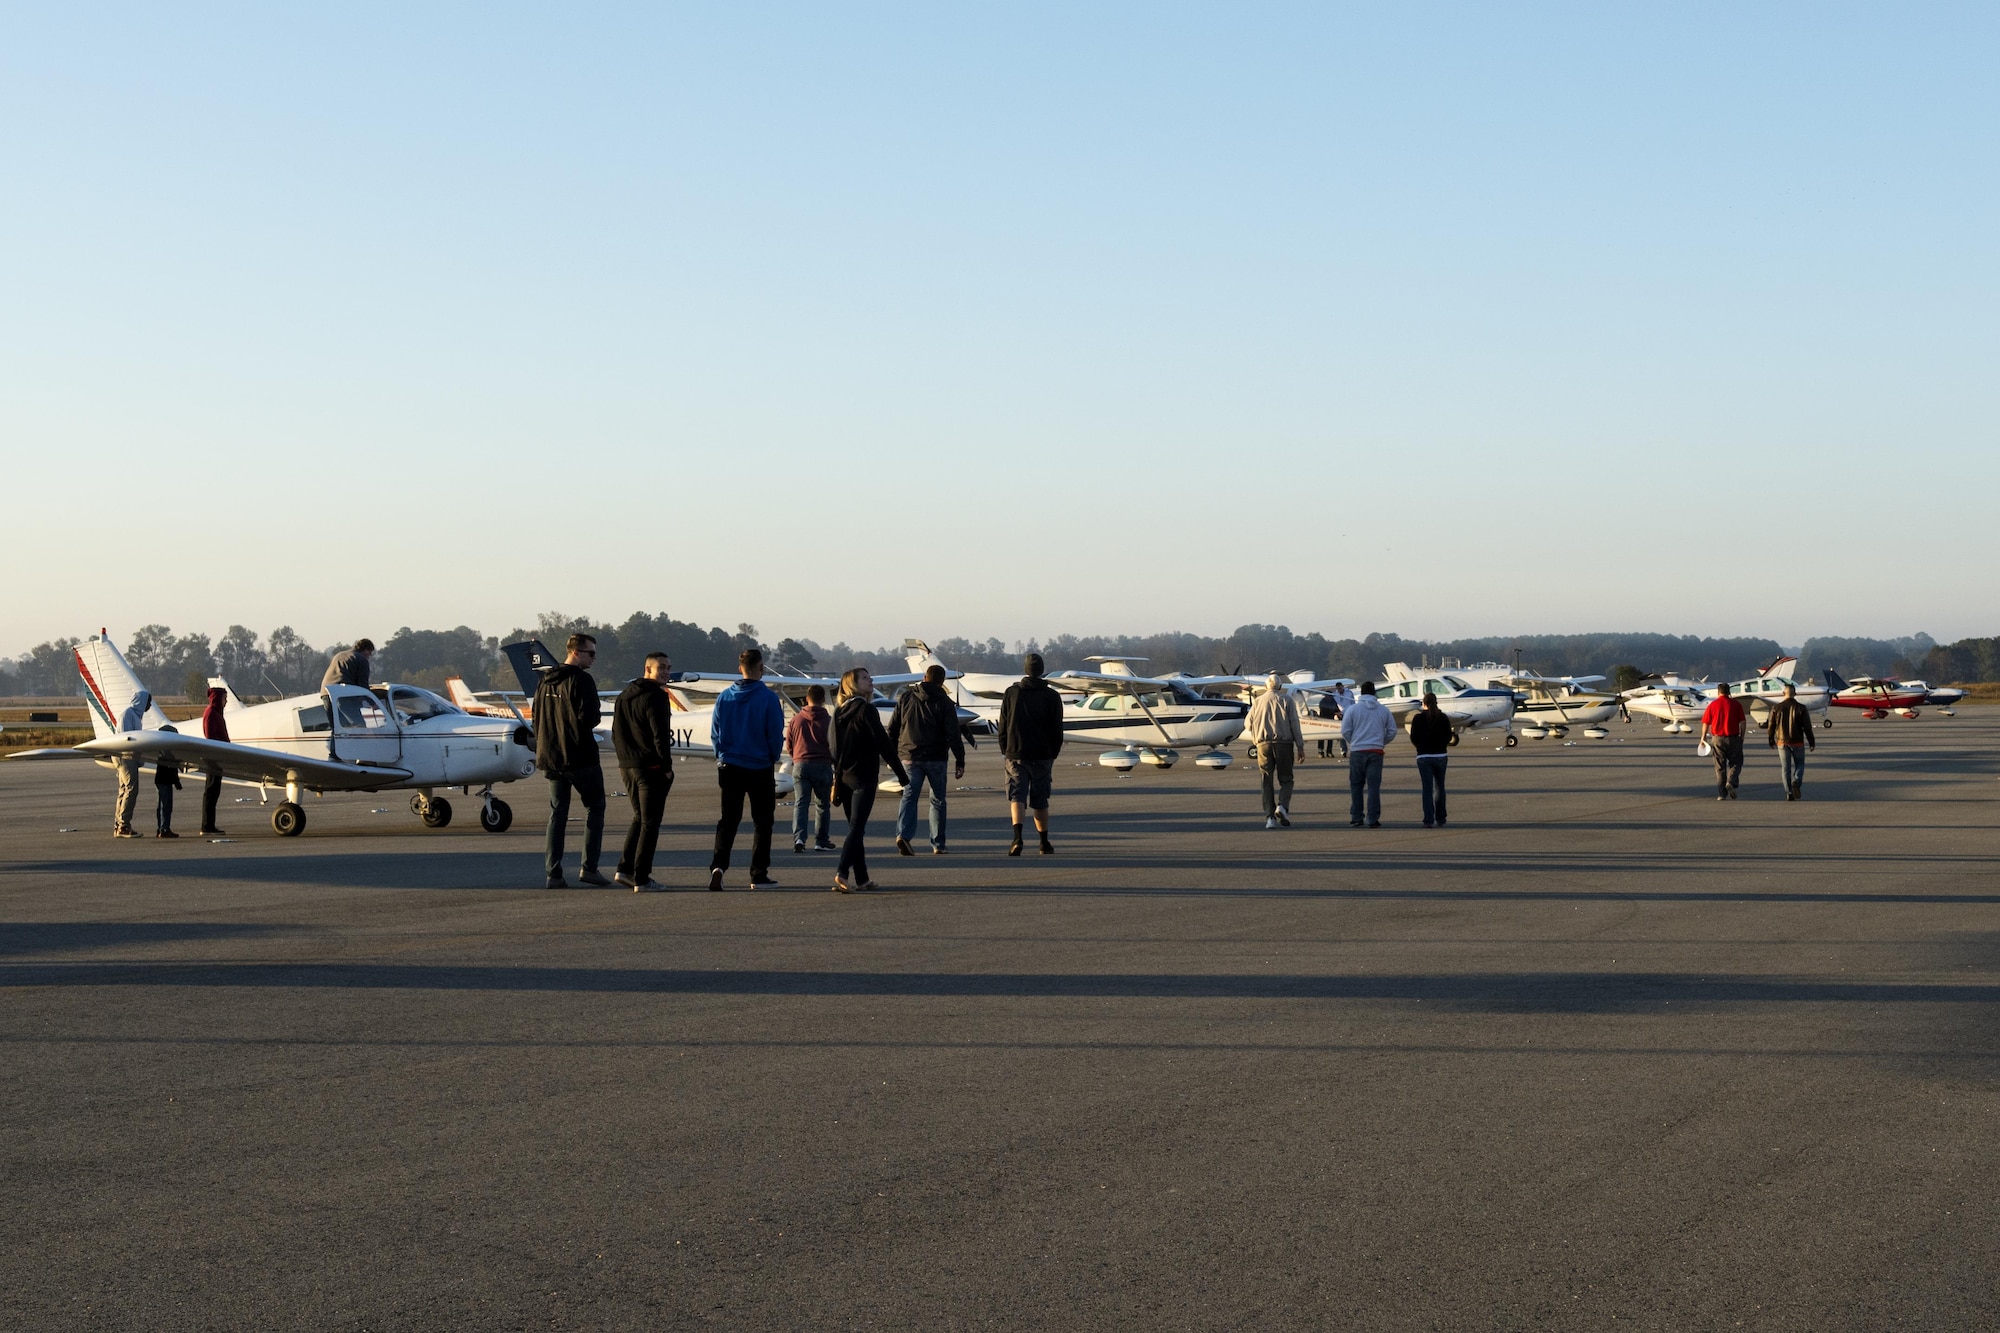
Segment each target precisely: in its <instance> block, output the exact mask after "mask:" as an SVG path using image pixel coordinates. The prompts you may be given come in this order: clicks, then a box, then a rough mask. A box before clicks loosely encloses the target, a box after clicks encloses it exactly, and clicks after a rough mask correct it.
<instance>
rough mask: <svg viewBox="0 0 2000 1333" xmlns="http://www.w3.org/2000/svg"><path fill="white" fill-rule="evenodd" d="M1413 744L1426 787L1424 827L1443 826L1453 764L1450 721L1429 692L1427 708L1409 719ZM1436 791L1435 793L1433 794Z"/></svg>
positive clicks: (1425, 706)
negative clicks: (1446, 780)
mask: <svg viewBox="0 0 2000 1333" xmlns="http://www.w3.org/2000/svg"><path fill="white" fill-rule="evenodd" d="M1410 743H1411V744H1412V745H1414V746H1416V747H1417V777H1418V778H1419V779H1421V780H1422V782H1423V785H1424V827H1425V828H1443V827H1444V770H1445V765H1447V764H1449V763H1450V762H1451V756H1450V755H1449V754H1448V753H1447V751H1449V750H1450V749H1451V719H1450V718H1448V717H1446V716H1445V715H1444V712H1443V710H1441V709H1440V708H1439V707H1438V697H1437V696H1436V695H1435V694H1432V693H1430V692H1428V691H1426V692H1425V694H1424V706H1423V707H1422V708H1420V709H1418V710H1417V715H1416V716H1415V717H1413V718H1411V719H1410ZM1434 789H1435V794H1433V791H1434Z"/></svg>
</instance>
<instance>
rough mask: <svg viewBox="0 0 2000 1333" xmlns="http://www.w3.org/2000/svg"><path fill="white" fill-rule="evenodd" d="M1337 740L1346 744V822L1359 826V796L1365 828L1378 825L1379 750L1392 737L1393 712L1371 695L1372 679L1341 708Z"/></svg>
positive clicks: (1382, 749)
mask: <svg viewBox="0 0 2000 1333" xmlns="http://www.w3.org/2000/svg"><path fill="white" fill-rule="evenodd" d="M1343 711H1344V712H1345V713H1346V716H1345V717H1343V718H1342V719H1341V720H1340V740H1341V743H1342V744H1343V745H1345V746H1346V747H1347V793H1348V803H1347V822H1348V824H1349V825H1350V826H1352V827H1354V828H1360V827H1361V823H1362V814H1363V800H1362V798H1363V797H1364V796H1366V798H1367V802H1366V805H1367V808H1366V814H1367V816H1368V821H1367V822H1368V827H1369V828H1381V827H1382V752H1383V751H1384V750H1386V749H1388V748H1389V742H1390V741H1392V740H1394V739H1395V738H1396V715H1395V714H1394V713H1391V712H1390V711H1389V710H1388V709H1387V708H1385V707H1383V706H1382V701H1381V700H1380V699H1377V698H1376V697H1375V682H1374V681H1372V680H1364V681H1362V682H1361V693H1360V694H1359V695H1358V696H1356V697H1355V699H1354V701H1353V702H1352V703H1350V704H1348V705H1347V707H1346V708H1345V709H1344V710H1343Z"/></svg>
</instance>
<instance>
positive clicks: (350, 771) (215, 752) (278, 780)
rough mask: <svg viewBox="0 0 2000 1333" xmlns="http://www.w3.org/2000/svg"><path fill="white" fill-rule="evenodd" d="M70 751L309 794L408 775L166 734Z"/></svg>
mask: <svg viewBox="0 0 2000 1333" xmlns="http://www.w3.org/2000/svg"><path fill="white" fill-rule="evenodd" d="M76 749H77V751H78V752H79V753H81V754H85V755H89V756H90V757H92V758H94V759H116V758H121V757H123V756H127V755H130V756H131V757H133V758H135V759H138V760H139V761H140V762H142V763H151V762H153V761H154V760H157V759H159V758H161V757H163V756H171V757H172V758H173V759H175V760H177V761H178V762H180V763H182V764H184V765H186V766H187V767H189V768H195V769H202V770H207V769H210V768H212V769H214V770H215V771H216V772H218V773H220V774H222V776H223V777H225V778H233V779H235V780H236V781H238V782H249V783H256V784H260V785H261V784H265V783H268V784H270V785H271V786H274V787H282V786H284V785H285V784H286V783H288V782H296V783H298V784H299V785H300V786H303V787H310V788H312V789H313V790H315V791H372V790H374V789H375V788H377V787H388V786H393V785H394V784H396V783H398V782H402V781H405V780H406V779H408V778H409V776H410V772H409V770H408V769H402V768H377V767H374V766H373V765H368V764H349V763H345V762H342V761H341V760H337V759H315V758H310V757H308V756H305V755H296V754H285V753H282V752H281V751H278V750H260V749H258V748H257V747H256V746H254V745H238V744H236V743H235V742H234V741H212V740H208V739H207V738H205V737H202V736H185V735H181V734H178V733H176V732H171V731H127V732H122V733H120V734H119V735H116V736H106V737H104V738H103V739H102V740H94V741H85V742H84V743H83V744H81V745H79V746H77V747H76Z"/></svg>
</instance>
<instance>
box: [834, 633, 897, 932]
mask: <svg viewBox="0 0 2000 1333" xmlns="http://www.w3.org/2000/svg"><path fill="white" fill-rule="evenodd" d="M839 705H840V706H839V707H838V708H836V709H834V713H833V735H832V744H831V746H830V748H831V749H832V751H833V799H834V800H836V801H838V802H839V803H840V808H841V809H842V810H844V811H846V813H847V841H846V842H845V843H843V844H842V845H841V848H840V865H839V866H838V867H837V868H836V869H835V870H834V872H833V891H834V892H835V893H852V892H854V891H855V890H856V889H872V888H874V887H875V881H874V880H873V879H871V878H869V875H868V848H867V845H866V840H867V837H868V816H869V814H870V813H872V812H873V811H874V809H875V791H876V789H877V788H878V787H879V786H880V785H881V782H882V765H883V764H884V763H885V762H886V763H887V764H888V765H889V767H890V768H891V769H893V770H894V771H895V774H896V780H897V781H898V782H900V783H902V784H903V786H905V787H908V786H909V785H910V775H909V773H908V771H907V770H905V769H904V767H903V761H902V760H900V759H898V758H897V757H896V747H895V746H894V745H892V744H891V743H890V741H889V733H888V732H886V731H884V730H882V716H881V714H879V713H877V712H876V711H875V677H874V676H873V675H871V674H869V671H868V668H867V667H850V668H849V669H848V670H847V672H846V674H844V675H843V676H841V678H840V699H839Z"/></svg>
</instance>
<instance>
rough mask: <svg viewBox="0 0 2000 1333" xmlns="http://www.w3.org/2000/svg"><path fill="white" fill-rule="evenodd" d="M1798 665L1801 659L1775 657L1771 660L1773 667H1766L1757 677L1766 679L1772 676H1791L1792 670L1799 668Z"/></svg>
mask: <svg viewBox="0 0 2000 1333" xmlns="http://www.w3.org/2000/svg"><path fill="white" fill-rule="evenodd" d="M1798 664H1799V659H1798V658H1796V657H1774V658H1772V659H1771V665H1769V666H1767V667H1765V668H1764V669H1763V670H1762V671H1759V672H1758V673H1757V676H1758V678H1759V679H1765V678H1768V677H1771V676H1790V675H1791V674H1792V668H1793V667H1795V666H1797V665H1798Z"/></svg>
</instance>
